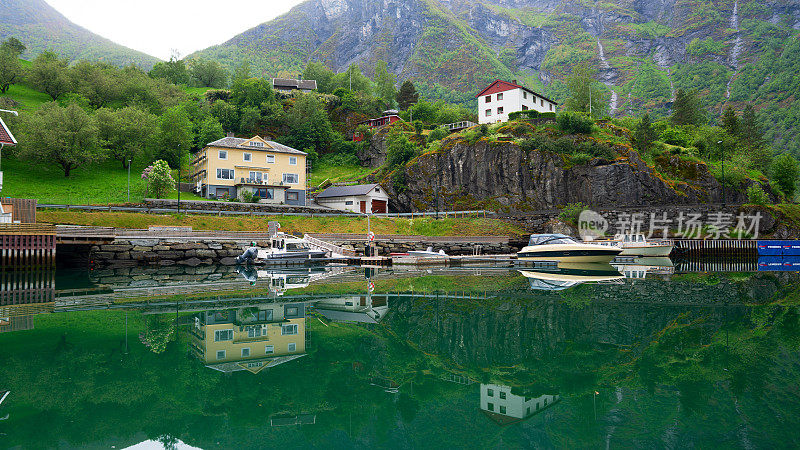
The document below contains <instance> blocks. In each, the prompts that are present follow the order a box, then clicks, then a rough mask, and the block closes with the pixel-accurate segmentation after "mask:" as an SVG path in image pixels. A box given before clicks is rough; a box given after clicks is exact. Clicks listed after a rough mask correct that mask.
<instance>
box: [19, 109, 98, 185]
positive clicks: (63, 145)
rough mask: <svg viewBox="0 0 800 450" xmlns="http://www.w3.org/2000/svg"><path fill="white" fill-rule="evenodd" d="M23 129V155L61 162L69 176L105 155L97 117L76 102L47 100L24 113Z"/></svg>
mask: <svg viewBox="0 0 800 450" xmlns="http://www.w3.org/2000/svg"><path fill="white" fill-rule="evenodd" d="M22 129H23V132H24V138H23V139H20V141H21V142H23V143H24V144H23V145H22V155H23V157H24V158H27V159H31V160H35V161H39V162H41V163H43V164H57V165H58V166H60V167H61V169H62V170H63V171H64V176H65V177H68V176H69V174H70V173H71V172H72V170H74V169H76V168H78V167H81V166H84V165H87V164H91V163H93V162H96V161H99V160H100V159H101V158H102V152H101V151H100V147H99V146H98V136H97V126H96V124H95V121H94V119H93V118H92V116H90V115H89V114H88V113H87V112H86V111H84V110H83V109H81V107H79V106H78V105H76V104H74V103H73V104H70V105H68V106H67V107H62V106H60V105H58V103H55V102H50V103H45V104H44V105H42V106H41V107H40V108H39V109H37V110H36V111H35V112H33V113H31V114H26V115H25V116H24V118H23V119H22Z"/></svg>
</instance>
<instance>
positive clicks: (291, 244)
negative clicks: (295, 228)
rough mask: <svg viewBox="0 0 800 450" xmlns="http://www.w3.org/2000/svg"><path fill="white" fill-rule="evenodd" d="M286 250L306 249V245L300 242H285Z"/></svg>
mask: <svg viewBox="0 0 800 450" xmlns="http://www.w3.org/2000/svg"><path fill="white" fill-rule="evenodd" d="M286 250H287V251H298V250H308V246H307V245H306V244H304V243H302V242H287V243H286Z"/></svg>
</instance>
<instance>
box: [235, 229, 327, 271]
mask: <svg viewBox="0 0 800 450" xmlns="http://www.w3.org/2000/svg"><path fill="white" fill-rule="evenodd" d="M327 257H328V252H326V251H322V250H314V249H313V248H312V247H311V245H310V244H309V243H308V242H307V241H306V240H305V239H303V238H299V237H295V236H292V235H291V234H286V233H277V234H275V236H273V237H272V239H270V247H269V248H258V247H256V246H255V244H253V245H252V247H251V248H249V249H247V250H246V251H245V252H244V253H243V254H242V255H241V256H239V258H238V259H237V261H238V263H239V264H245V263H256V264H259V263H261V264H264V263H269V262H279V261H303V260H313V259H323V258H327Z"/></svg>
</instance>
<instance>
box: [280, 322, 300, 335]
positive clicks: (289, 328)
mask: <svg viewBox="0 0 800 450" xmlns="http://www.w3.org/2000/svg"><path fill="white" fill-rule="evenodd" d="M294 334H297V324H295V323H293V324H290V325H283V326H281V335H282V336H289V335H294Z"/></svg>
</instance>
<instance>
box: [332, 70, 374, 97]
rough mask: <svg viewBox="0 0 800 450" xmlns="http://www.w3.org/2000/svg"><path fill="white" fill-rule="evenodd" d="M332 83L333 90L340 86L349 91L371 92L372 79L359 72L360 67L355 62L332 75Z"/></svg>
mask: <svg viewBox="0 0 800 450" xmlns="http://www.w3.org/2000/svg"><path fill="white" fill-rule="evenodd" d="M333 84H334V90H335V88H342V89H347V90H348V91H351V92H360V93H362V94H367V95H369V94H372V81H370V79H369V78H367V77H365V76H364V75H363V74H362V73H361V67H359V66H358V64H355V63H353V64H350V66H349V67H348V68H347V70H346V71H344V72H342V73H337V74H336V75H334V77H333Z"/></svg>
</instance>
